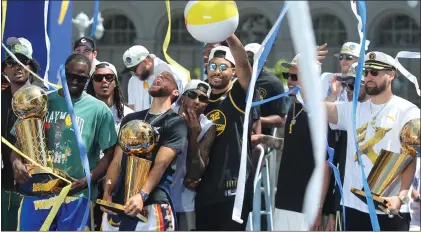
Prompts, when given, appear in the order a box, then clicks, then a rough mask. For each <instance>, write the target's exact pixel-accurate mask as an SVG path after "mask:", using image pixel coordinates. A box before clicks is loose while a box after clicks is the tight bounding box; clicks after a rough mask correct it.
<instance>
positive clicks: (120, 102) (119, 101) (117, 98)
mask: <svg viewBox="0 0 421 232" xmlns="http://www.w3.org/2000/svg"><path fill="white" fill-rule="evenodd" d="M105 67H106V66H105V65H103V64H99V65H97V66H96V67H95V70H96V69H98V68H105ZM92 75H93V74H92ZM114 81H115V88H114V95H113V103H114V104H115V106H116V108H117V116H118V117H119V118H120V119H122V118H123V117H124V105H125V103H126V102H125V100H124V96H123V92H122V91H121V88H120V82H119V81H118V78H117V76H116V78H115V79H114ZM86 92H87V93H88V94H90V95H92V96H93V97H95V98H96V94H95V90H94V84H93V80H92V77H91V79H90V80H89V83H88V86H87V87H86Z"/></svg>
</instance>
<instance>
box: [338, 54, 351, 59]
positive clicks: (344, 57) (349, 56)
mask: <svg viewBox="0 0 421 232" xmlns="http://www.w3.org/2000/svg"><path fill="white" fill-rule="evenodd" d="M353 58H354V56H351V55H343V54H341V55H339V60H343V59H346V60H352V59H353Z"/></svg>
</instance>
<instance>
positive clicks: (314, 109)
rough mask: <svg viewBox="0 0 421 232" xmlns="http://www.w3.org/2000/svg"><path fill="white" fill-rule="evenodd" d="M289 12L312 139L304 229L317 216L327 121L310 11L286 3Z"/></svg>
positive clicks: (300, 3) (304, 5) (302, 5)
mask: <svg viewBox="0 0 421 232" xmlns="http://www.w3.org/2000/svg"><path fill="white" fill-rule="evenodd" d="M286 4H288V5H289V7H290V10H289V12H288V23H289V28H290V31H291V35H292V41H293V43H294V49H295V51H296V52H297V53H299V54H300V60H299V62H298V65H299V70H298V71H299V75H300V78H301V82H302V85H303V86H302V90H303V91H304V93H305V95H306V103H307V106H308V107H309V112H311V114H312V120H309V123H310V134H311V138H312V146H313V152H314V153H313V155H314V163H315V167H314V171H313V174H312V176H311V178H310V181H309V183H308V185H307V189H306V193H305V196H304V205H303V211H304V214H305V217H306V221H307V223H308V227H309V228H310V226H311V225H312V224H313V223H314V221H315V219H316V217H317V213H318V210H319V209H318V207H317V205H318V204H319V199H320V198H321V194H322V185H323V167H324V163H325V160H326V147H325V145H326V141H325V138H326V133H327V121H326V112H325V106H324V104H323V102H322V99H323V97H322V92H321V89H322V88H321V83H320V81H319V75H320V73H317V70H316V69H317V68H316V65H315V64H316V63H317V59H316V51H315V49H314V48H315V47H316V43H315V39H314V31H313V27H312V22H311V17H310V10H309V6H308V2H307V1H286Z"/></svg>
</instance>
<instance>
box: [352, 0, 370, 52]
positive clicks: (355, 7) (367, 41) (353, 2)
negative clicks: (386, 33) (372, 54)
mask: <svg viewBox="0 0 421 232" xmlns="http://www.w3.org/2000/svg"><path fill="white" fill-rule="evenodd" d="M350 2H351V10H352V12H353V13H354V15H355V17H356V18H357V20H358V26H357V29H358V35H359V36H360V45H361V44H362V41H363V22H362V19H361V16H360V15H359V14H358V13H357V3H356V1H355V0H351V1H350ZM369 45H370V40H367V39H366V41H365V46H364V48H365V49H364V50H365V51H367V50H368V46H369ZM360 57H361V56H360ZM362 57H364V56H362ZM363 59H364V58H363Z"/></svg>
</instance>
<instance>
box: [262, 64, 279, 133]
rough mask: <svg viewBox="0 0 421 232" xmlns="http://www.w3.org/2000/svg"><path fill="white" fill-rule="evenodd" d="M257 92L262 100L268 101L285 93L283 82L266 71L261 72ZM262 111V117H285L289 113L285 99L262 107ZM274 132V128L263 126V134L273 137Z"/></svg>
mask: <svg viewBox="0 0 421 232" xmlns="http://www.w3.org/2000/svg"><path fill="white" fill-rule="evenodd" d="M256 90H257V91H258V92H259V95H260V97H261V99H267V98H270V97H273V96H276V95H279V94H282V93H284V92H285V90H284V85H283V84H282V82H281V80H279V78H277V77H276V76H275V75H273V74H272V73H270V72H268V71H266V70H264V69H263V70H262V72H260V75H259V78H258V79H257V82H256ZM260 111H261V116H262V117H267V116H270V115H279V116H281V117H282V116H284V115H285V114H286V113H287V109H286V104H285V97H282V98H278V99H276V100H273V101H270V102H267V103H265V104H263V105H260ZM272 131H273V129H272V128H267V127H263V126H262V134H265V135H272Z"/></svg>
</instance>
